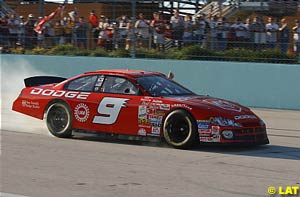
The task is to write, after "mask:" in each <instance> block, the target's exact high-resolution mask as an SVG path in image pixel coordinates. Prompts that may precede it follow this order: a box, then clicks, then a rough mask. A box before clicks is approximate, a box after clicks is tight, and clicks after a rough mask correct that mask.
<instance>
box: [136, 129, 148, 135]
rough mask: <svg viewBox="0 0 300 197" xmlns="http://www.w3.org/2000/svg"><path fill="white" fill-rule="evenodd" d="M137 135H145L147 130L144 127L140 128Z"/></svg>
mask: <svg viewBox="0 0 300 197" xmlns="http://www.w3.org/2000/svg"><path fill="white" fill-rule="evenodd" d="M138 135H142V136H146V135H147V132H146V130H145V129H144V128H140V129H139V130H138Z"/></svg>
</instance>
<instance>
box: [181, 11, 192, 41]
mask: <svg viewBox="0 0 300 197" xmlns="http://www.w3.org/2000/svg"><path fill="white" fill-rule="evenodd" d="M183 42H184V45H188V44H191V43H192V42H193V22H192V19H191V17H190V15H186V16H185V17H184V33H183Z"/></svg>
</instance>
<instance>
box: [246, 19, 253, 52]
mask: <svg viewBox="0 0 300 197" xmlns="http://www.w3.org/2000/svg"><path fill="white" fill-rule="evenodd" d="M251 25H252V20H251V19H250V18H247V19H246V21H245V26H246V29H247V31H245V47H246V48H247V49H251V48H252V47H251V46H252V42H251V38H252V34H251V32H250V27H251Z"/></svg>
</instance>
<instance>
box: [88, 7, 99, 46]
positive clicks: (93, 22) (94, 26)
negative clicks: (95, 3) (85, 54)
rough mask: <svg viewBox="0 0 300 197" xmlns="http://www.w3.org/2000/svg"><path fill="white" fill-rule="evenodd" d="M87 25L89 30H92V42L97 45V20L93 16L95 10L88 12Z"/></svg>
mask: <svg viewBox="0 0 300 197" xmlns="http://www.w3.org/2000/svg"><path fill="white" fill-rule="evenodd" d="M89 23H90V25H91V28H92V32H93V37H94V42H95V43H97V40H98V36H99V32H100V30H99V28H98V26H99V18H98V16H97V15H96V14H95V10H92V11H91V12H90V16H89Z"/></svg>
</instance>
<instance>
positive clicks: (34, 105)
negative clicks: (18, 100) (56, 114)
mask: <svg viewBox="0 0 300 197" xmlns="http://www.w3.org/2000/svg"><path fill="white" fill-rule="evenodd" d="M22 107H27V108H30V109H40V103H39V102H34V101H27V100H22Z"/></svg>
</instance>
